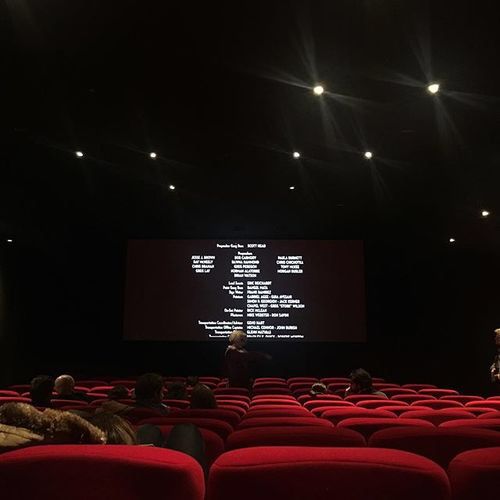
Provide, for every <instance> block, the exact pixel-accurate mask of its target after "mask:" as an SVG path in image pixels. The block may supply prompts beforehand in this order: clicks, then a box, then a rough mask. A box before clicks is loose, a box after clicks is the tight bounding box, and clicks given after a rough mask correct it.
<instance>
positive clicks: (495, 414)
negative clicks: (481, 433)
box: [477, 411, 500, 419]
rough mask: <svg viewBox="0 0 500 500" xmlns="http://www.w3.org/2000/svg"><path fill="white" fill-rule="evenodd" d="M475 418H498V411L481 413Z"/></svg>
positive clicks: (499, 415) (499, 414) (499, 412)
mask: <svg viewBox="0 0 500 500" xmlns="http://www.w3.org/2000/svg"><path fill="white" fill-rule="evenodd" d="M477 418H481V419H482V418H500V411H489V412H488V413H483V414H482V415H478V417H477Z"/></svg>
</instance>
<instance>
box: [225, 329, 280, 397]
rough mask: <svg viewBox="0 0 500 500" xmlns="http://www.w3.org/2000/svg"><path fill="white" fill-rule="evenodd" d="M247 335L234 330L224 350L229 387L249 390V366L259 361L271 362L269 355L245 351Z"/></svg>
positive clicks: (250, 385) (250, 384) (241, 331)
mask: <svg viewBox="0 0 500 500" xmlns="http://www.w3.org/2000/svg"><path fill="white" fill-rule="evenodd" d="M246 344H247V334H246V333H245V332H244V331H243V330H234V331H233V332H232V333H231V334H230V335H229V346H228V347H227V349H226V354H225V360H226V372H227V379H228V385H229V387H244V388H246V389H250V388H251V387H252V383H251V382H252V381H251V378H250V369H251V364H252V363H254V362H256V361H261V360H268V361H269V360H271V359H272V358H271V356H270V355H269V354H265V353H262V352H255V351H247V350H246V349H245V346H246Z"/></svg>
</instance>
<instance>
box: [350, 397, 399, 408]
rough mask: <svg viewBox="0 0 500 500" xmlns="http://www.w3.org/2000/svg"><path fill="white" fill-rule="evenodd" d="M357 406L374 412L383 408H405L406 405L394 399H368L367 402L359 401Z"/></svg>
mask: <svg viewBox="0 0 500 500" xmlns="http://www.w3.org/2000/svg"><path fill="white" fill-rule="evenodd" d="M356 406H358V407H359V408H368V409H370V410H374V409H376V408H380V407H381V406H404V403H403V402H402V401H393V400H392V399H368V400H366V401H359V403H357V404H356Z"/></svg>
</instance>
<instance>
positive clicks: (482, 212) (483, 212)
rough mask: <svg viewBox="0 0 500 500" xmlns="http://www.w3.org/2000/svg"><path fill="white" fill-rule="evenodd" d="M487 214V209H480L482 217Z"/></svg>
mask: <svg viewBox="0 0 500 500" xmlns="http://www.w3.org/2000/svg"><path fill="white" fill-rule="evenodd" d="M488 215H490V213H489V212H488V210H482V211H481V216H482V217H488Z"/></svg>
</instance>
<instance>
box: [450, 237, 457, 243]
mask: <svg viewBox="0 0 500 500" xmlns="http://www.w3.org/2000/svg"><path fill="white" fill-rule="evenodd" d="M448 241H449V242H450V243H455V241H456V240H455V238H450V239H449V240H448Z"/></svg>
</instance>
